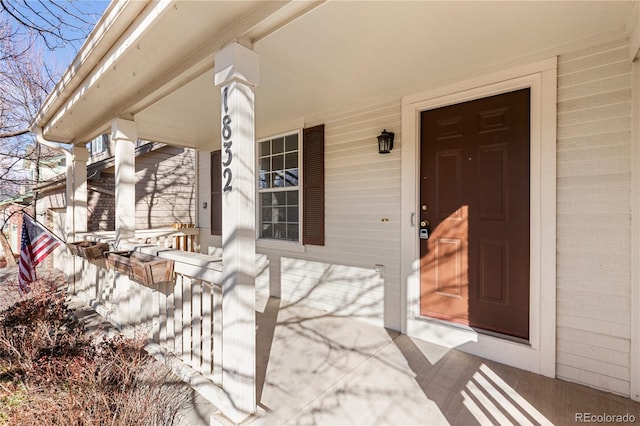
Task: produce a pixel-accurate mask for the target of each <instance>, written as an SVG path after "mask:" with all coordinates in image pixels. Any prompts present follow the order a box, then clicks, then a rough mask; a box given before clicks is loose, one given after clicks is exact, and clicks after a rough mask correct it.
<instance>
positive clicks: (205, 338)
mask: <svg viewBox="0 0 640 426" xmlns="http://www.w3.org/2000/svg"><path fill="white" fill-rule="evenodd" d="M212 362H213V292H212V285H211V284H210V283H204V282H203V283H202V369H201V371H202V374H204V375H205V376H207V377H209V378H212V377H211V373H212V372H213V365H212Z"/></svg>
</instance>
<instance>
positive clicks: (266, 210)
mask: <svg viewBox="0 0 640 426" xmlns="http://www.w3.org/2000/svg"><path fill="white" fill-rule="evenodd" d="M272 217H273V216H272V215H271V207H263V208H262V221H263V222H271V218H272Z"/></svg>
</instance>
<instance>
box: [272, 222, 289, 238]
mask: <svg viewBox="0 0 640 426" xmlns="http://www.w3.org/2000/svg"><path fill="white" fill-rule="evenodd" d="M273 238H278V239H281V240H286V239H287V225H281V224H278V223H275V224H274V225H273Z"/></svg>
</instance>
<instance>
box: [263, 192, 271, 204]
mask: <svg viewBox="0 0 640 426" xmlns="http://www.w3.org/2000/svg"><path fill="white" fill-rule="evenodd" d="M261 198H262V202H261V205H262V206H263V207H267V206H270V205H271V193H270V192H265V193H263V194H262V197H261Z"/></svg>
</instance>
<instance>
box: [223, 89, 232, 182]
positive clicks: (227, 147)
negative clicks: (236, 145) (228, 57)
mask: <svg viewBox="0 0 640 426" xmlns="http://www.w3.org/2000/svg"><path fill="white" fill-rule="evenodd" d="M228 92H229V86H227V87H225V88H224V90H223V91H222V107H223V109H224V116H223V117H222V147H223V148H224V153H225V155H226V159H225V160H224V161H223V162H222V166H223V167H224V168H223V169H222V178H223V180H224V187H223V188H222V190H223V191H224V192H229V191H231V190H233V185H231V180H232V179H233V172H232V171H231V168H230V167H229V166H231V162H232V161H233V151H231V146H232V145H233V141H232V140H231V116H230V115H229V105H228V104H227V99H228Z"/></svg>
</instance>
